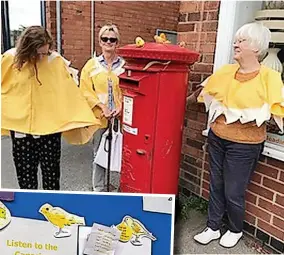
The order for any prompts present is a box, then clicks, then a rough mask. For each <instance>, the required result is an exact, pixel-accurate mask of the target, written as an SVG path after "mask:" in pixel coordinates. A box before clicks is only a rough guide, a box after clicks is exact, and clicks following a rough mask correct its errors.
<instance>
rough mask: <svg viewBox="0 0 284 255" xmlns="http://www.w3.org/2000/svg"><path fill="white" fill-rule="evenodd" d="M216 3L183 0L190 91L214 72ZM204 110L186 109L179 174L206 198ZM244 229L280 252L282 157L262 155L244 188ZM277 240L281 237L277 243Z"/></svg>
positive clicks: (186, 188) (186, 189)
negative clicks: (195, 58)
mask: <svg viewBox="0 0 284 255" xmlns="http://www.w3.org/2000/svg"><path fill="white" fill-rule="evenodd" d="M218 12H219V2H217V1H214V2H208V1H204V2H194V1H192V2H182V3H181V7H180V14H179V23H178V31H179V36H178V37H179V40H182V41H185V42H186V44H187V47H188V48H190V49H194V50H197V51H199V52H200V53H201V54H202V57H201V59H200V62H198V63H196V64H195V65H194V67H193V68H192V72H191V75H190V77H191V78H190V80H191V81H190V84H189V93H190V91H191V90H192V89H193V90H194V89H195V86H196V85H197V84H199V83H200V82H201V81H203V80H204V79H205V78H206V77H207V76H208V75H210V74H211V73H212V71H213V63H214V51H215V46H216V31H217V25H218ZM206 121H207V115H206V113H205V109H204V106H203V105H197V104H194V105H191V106H189V107H188V109H187V110H186V119H185V122H184V125H185V127H184V134H183V148H182V161H181V174H180V191H181V192H182V193H184V194H185V195H190V194H191V193H194V194H196V195H198V196H201V197H203V198H205V199H207V200H208V198H209V165H208V153H207V143H206V142H207V141H206V137H204V136H203V135H202V130H204V129H205V128H206ZM245 217H246V224H245V230H246V231H247V232H248V233H250V234H252V235H254V236H256V237H258V238H260V239H261V240H263V241H265V242H266V243H268V244H269V245H270V246H272V247H273V248H276V249H278V251H283V249H284V246H283V241H284V162H281V161H278V160H274V159H272V158H267V157H262V158H261V160H260V161H259V163H258V166H257V169H256V172H255V174H254V175H253V178H252V182H251V184H250V185H249V188H248V190H247V192H246V216H245ZM279 241H280V242H279Z"/></svg>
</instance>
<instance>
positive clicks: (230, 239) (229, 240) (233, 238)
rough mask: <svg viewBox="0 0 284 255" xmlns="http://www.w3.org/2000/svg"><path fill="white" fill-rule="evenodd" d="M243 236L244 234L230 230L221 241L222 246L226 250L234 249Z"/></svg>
mask: <svg viewBox="0 0 284 255" xmlns="http://www.w3.org/2000/svg"><path fill="white" fill-rule="evenodd" d="M242 236H243V232H240V233H233V232H231V231H230V230H228V231H227V232H226V233H225V234H224V235H223V236H222V237H221V239H220V245H221V246H223V247H225V248H232V247H234V246H235V245H236V244H237V243H238V241H239V240H240V239H241V237H242Z"/></svg>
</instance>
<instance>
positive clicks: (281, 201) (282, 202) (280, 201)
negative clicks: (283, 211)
mask: <svg viewBox="0 0 284 255" xmlns="http://www.w3.org/2000/svg"><path fill="white" fill-rule="evenodd" d="M276 203H277V204H279V205H282V206H283V207H284V196H281V195H279V194H276Z"/></svg>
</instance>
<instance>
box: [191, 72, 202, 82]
mask: <svg viewBox="0 0 284 255" xmlns="http://www.w3.org/2000/svg"><path fill="white" fill-rule="evenodd" d="M190 80H191V81H196V82H201V74H200V73H193V74H191V75H190Z"/></svg>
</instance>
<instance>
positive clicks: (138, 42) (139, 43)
mask: <svg viewBox="0 0 284 255" xmlns="http://www.w3.org/2000/svg"><path fill="white" fill-rule="evenodd" d="M135 44H136V46H137V47H139V48H140V47H143V46H144V44H145V41H144V40H143V39H142V38H141V37H140V36H138V37H136V39H135Z"/></svg>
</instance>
